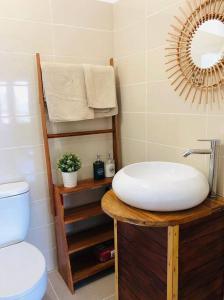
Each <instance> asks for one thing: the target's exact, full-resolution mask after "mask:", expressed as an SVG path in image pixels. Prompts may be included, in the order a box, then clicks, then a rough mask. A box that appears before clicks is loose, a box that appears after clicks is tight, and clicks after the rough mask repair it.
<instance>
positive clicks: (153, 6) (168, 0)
mask: <svg viewBox="0 0 224 300" xmlns="http://www.w3.org/2000/svg"><path fill="white" fill-rule="evenodd" d="M181 2H183V0H182V1H180V0H156V1H155V0H147V15H152V14H155V13H158V12H160V11H162V10H165V9H167V7H169V6H170V5H173V4H175V5H180V4H181Z"/></svg>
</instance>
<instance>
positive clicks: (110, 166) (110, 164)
mask: <svg viewBox="0 0 224 300" xmlns="http://www.w3.org/2000/svg"><path fill="white" fill-rule="evenodd" d="M105 174H106V177H113V176H114V175H115V164H114V160H113V159H112V157H111V154H110V153H109V154H108V160H107V162H106V166H105Z"/></svg>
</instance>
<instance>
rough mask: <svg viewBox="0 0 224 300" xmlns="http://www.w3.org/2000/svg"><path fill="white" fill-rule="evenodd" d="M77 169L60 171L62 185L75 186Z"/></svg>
mask: <svg viewBox="0 0 224 300" xmlns="http://www.w3.org/2000/svg"><path fill="white" fill-rule="evenodd" d="M77 173H78V172H77V171H76V172H66V173H65V172H61V174H62V178H63V183H64V187H68V188H71V187H76V186H77Z"/></svg>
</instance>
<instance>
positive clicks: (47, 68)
mask: <svg viewBox="0 0 224 300" xmlns="http://www.w3.org/2000/svg"><path fill="white" fill-rule="evenodd" d="M42 76H43V86H44V94H45V101H46V102H47V109H48V115H49V120H50V121H52V122H67V121H80V120H87V119H94V110H93V109H92V108H89V107H88V105H87V96H86V87H85V78H84V71H83V67H82V66H79V65H69V64H58V63H42Z"/></svg>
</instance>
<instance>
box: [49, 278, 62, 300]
mask: <svg viewBox="0 0 224 300" xmlns="http://www.w3.org/2000/svg"><path fill="white" fill-rule="evenodd" d="M48 281H49V283H50V286H51V289H52V291H53V293H54V294H55V296H56V298H57V300H60V299H59V298H58V295H57V293H56V291H55V289H54V286H53V284H52V282H51V280H50V278H49V279H48Z"/></svg>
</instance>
